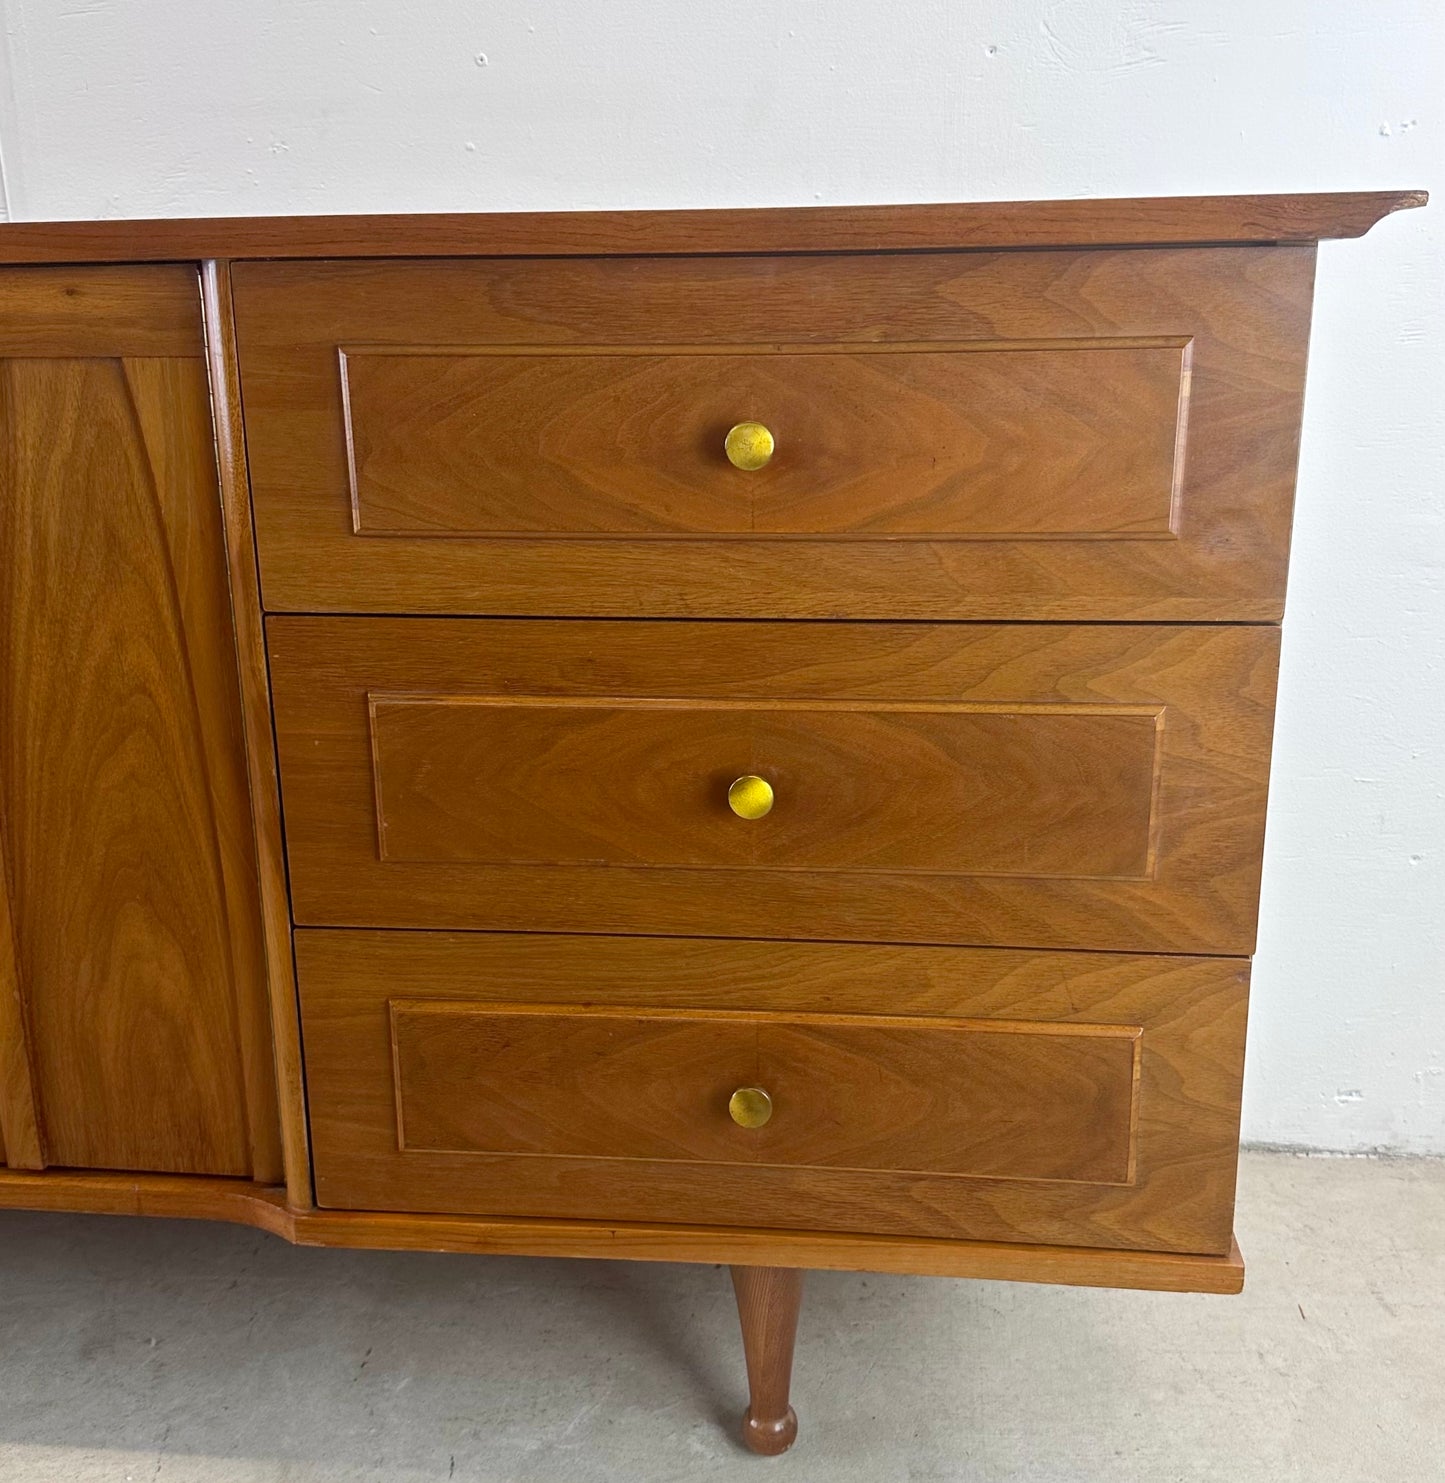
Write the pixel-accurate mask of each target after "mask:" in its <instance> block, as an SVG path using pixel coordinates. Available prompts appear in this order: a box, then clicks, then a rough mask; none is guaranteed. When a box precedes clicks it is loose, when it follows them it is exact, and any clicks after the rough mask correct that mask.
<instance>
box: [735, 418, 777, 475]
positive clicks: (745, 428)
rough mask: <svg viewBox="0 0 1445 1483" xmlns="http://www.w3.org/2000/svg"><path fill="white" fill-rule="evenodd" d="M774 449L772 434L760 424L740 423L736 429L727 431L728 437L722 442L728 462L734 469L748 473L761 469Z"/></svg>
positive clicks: (775, 445)
mask: <svg viewBox="0 0 1445 1483" xmlns="http://www.w3.org/2000/svg"><path fill="white" fill-rule="evenodd" d="M776 447H777V444H776V443H774V441H773V435H772V433H770V432H769V431H768V430H767V428H765V427H764V426H763V425H762V423H761V422H740V423H738V424H737V426H736V427H732V428H729V429H728V435H727V437H726V438H725V439H724V440H723V448H724V450H725V451H726V453H727V456H728V462H729V463H730V464H732V466H733V467H734V468H735V469H744V470H746V471H748V472H749V473H751V472H752V471H753V470H754V469H760V468H762V466H763V465H764V464H765V463H767V461H768V460H769V459H770V458H771V457H772V456H773V450H774V448H776Z"/></svg>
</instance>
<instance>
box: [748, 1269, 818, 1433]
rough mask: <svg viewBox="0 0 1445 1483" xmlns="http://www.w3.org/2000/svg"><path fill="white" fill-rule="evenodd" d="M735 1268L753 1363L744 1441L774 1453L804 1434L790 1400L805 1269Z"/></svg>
mask: <svg viewBox="0 0 1445 1483" xmlns="http://www.w3.org/2000/svg"><path fill="white" fill-rule="evenodd" d="M732 1270H733V1290H734V1291H735V1292H736V1293H737V1299H738V1319H739V1320H740V1322H741V1323H742V1328H743V1354H744V1356H745V1357H746V1359H747V1364H748V1393H749V1404H748V1409H747V1414H746V1415H745V1416H744V1417H743V1441H744V1442H745V1443H746V1444H747V1446H748V1447H749V1448H750V1449H751V1450H752V1451H754V1452H760V1453H762V1454H763V1455H764V1456H765V1457H774V1456H776V1455H777V1454H778V1453H779V1452H786V1451H787V1450H788V1448H789V1447H791V1446H792V1445H793V1439H794V1438H795V1437H796V1436H797V1435H798V1417H797V1414H796V1413H795V1412H794V1410H793V1408H792V1406H790V1405H789V1404H788V1389H789V1386H790V1385H791V1383H792V1379H793V1343H794V1341H795V1340H796V1339H797V1337H798V1309H799V1308H800V1307H801V1305H802V1301H803V1273H802V1271H801V1270H800V1269H799V1268H796V1267H734V1268H733V1269H732Z"/></svg>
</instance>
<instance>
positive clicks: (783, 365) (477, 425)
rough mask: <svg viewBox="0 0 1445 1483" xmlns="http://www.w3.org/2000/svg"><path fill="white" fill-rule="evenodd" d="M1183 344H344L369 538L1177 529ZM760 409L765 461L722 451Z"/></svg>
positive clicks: (1121, 534)
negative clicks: (766, 435) (596, 347)
mask: <svg viewBox="0 0 1445 1483" xmlns="http://www.w3.org/2000/svg"><path fill="white" fill-rule="evenodd" d="M1188 360H1189V346H1188V341H1187V340H1184V339H1182V338H1181V339H1176V340H1174V341H1173V342H1171V343H1163V344H1148V343H1143V344H1140V343H1130V342H1127V341H1124V342H1110V341H1108V340H1101V341H1098V342H1092V341H1080V342H1079V343H1078V344H1076V345H1069V346H1062V345H1055V346H1045V347H1041V348H1023V347H1016V348H1004V347H1002V346H993V347H990V346H988V345H986V344H985V345H980V346H974V347H971V346H969V345H968V344H967V343H963V344H956V345H939V346H927V347H926V348H921V349H909V348H907V347H905V346H899V345H875V346H869V347H848V348H847V349H846V350H844V349H837V348H834V349H829V348H827V347H809V346H799V347H788V348H780V349H777V350H774V349H769V348H760V349H739V350H723V349H719V350H717V351H715V352H712V353H709V354H697V353H696V352H689V351H686V350H677V349H671V348H669V349H667V350H665V351H664V352H663V353H660V354H659V353H651V352H646V351H637V352H633V353H628V352H627V351H625V350H619V351H612V352H607V353H602V354H590V353H587V352H582V351H574V350H571V349H558V350H550V349H545V350H533V351H528V352H523V351H515V350H507V349H504V348H498V349H496V350H495V351H493V352H491V353H488V352H487V351H486V350H485V348H481V347H479V348H477V349H474V350H467V349H465V348H459V349H457V350H455V351H449V352H447V353H445V354H438V353H434V352H429V351H426V350H415V351H413V352H412V353H406V351H405V350H404V349H402V350H397V351H387V350H378V349H370V348H359V349H355V350H348V351H346V352H344V353H343V356H342V366H341V374H342V379H343V388H342V390H343V395H344V397H345V407H346V428H347V439H348V445H349V453H350V476H351V498H352V503H353V508H354V511H355V524H356V529H357V531H358V533H359V534H361V535H402V534H409V535H435V536H460V535H470V536H482V535H554V536H609V535H613V536H655V537H658V538H666V537H681V536H688V535H728V536H734V537H746V538H749V539H767V538H770V537H772V538H781V537H798V536H805V537H819V538H821V537H826V536H834V537H850V536H860V535H864V536H870V537H872V536H897V537H910V538H919V537H927V538H929V539H937V540H946V539H951V538H955V537H970V536H986V535H1009V536H1018V537H1023V536H1058V535H1075V536H1085V535H1112V536H1115V537H1118V538H1126V537H1128V536H1139V537H1148V536H1157V537H1167V536H1171V535H1173V533H1174V532H1173V526H1172V520H1173V513H1174V500H1175V494H1176V486H1177V476H1178V475H1179V474H1180V473H1182V464H1183V458H1182V455H1183V445H1184V431H1185V412H1186V408H1187V390H1188V378H1187V367H1188ZM745 417H748V418H751V417H759V418H763V419H764V420H765V424H766V426H767V428H768V430H769V432H770V433H771V434H772V436H773V438H774V450H773V452H772V455H771V457H770V458H769V460H768V462H767V464H766V465H765V466H764V467H762V468H759V469H753V470H747V471H742V470H739V469H737V468H735V467H733V465H732V464H731V463H730V462H729V460H728V458H727V457H726V456H725V452H724V442H725V437H726V434H727V432H728V430H729V428H730V427H731V426H732V425H733V424H734V423H737V422H739V421H741V420H743V419H744V418H745Z"/></svg>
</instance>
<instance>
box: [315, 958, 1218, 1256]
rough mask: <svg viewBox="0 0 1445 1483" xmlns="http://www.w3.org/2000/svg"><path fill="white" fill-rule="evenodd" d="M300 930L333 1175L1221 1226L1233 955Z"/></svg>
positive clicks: (684, 1209)
mask: <svg viewBox="0 0 1445 1483" xmlns="http://www.w3.org/2000/svg"><path fill="white" fill-rule="evenodd" d="M297 954H298V964H299V973H300V984H301V995H302V1006H303V1016H304V1030H305V1040H306V1048H307V1072H308V1086H309V1088H310V1093H311V1096H310V1101H311V1109H312V1133H313V1143H314V1152H315V1159H316V1174H317V1188H318V1192H319V1197H320V1199H321V1202H322V1203H323V1204H326V1205H333V1206H340V1207H350V1208H380V1209H418V1210H440V1211H453V1212H458V1213H477V1212H489V1213H509V1214H528V1215H540V1216H566V1215H575V1216H578V1217H586V1218H590V1219H646V1220H664V1221H689V1222H698V1223H706V1224H724V1225H737V1224H741V1225H749V1226H780V1227H783V1226H787V1227H801V1228H815V1229H853V1230H873V1231H878V1232H891V1233H898V1234H905V1233H906V1234H911V1235H920V1234H921V1235H949V1236H969V1237H973V1238H982V1239H1005V1240H1019V1239H1022V1240H1063V1241H1069V1242H1085V1243H1087V1244H1092V1245H1119V1244H1129V1245H1134V1244H1138V1245H1143V1246H1157V1247H1159V1248H1160V1249H1178V1250H1200V1251H1205V1250H1224V1249H1226V1248H1227V1246H1228V1242H1229V1231H1230V1219H1229V1216H1230V1206H1231V1201H1232V1188H1233V1161H1234V1143H1235V1138H1236V1119H1237V1108H1238V1094H1239V1068H1240V1054H1241V1046H1242V1034H1243V1018H1244V996H1245V973H1246V965H1245V964H1244V963H1243V962H1242V961H1238V960H1228V959H1224V960H1209V959H1177V960H1175V959H1164V958H1150V957H1140V958H1128V957H1123V956H1113V955H1097V956H1096V955H1090V954H1082V955H1070V954H1030V953H1017V952H1005V951H1001V950H988V949H948V948H899V947H861V946H839V945H836V944H794V945H791V946H790V945H785V944H775V943H755V942H747V943H728V942H718V941H697V940H687V939H679V940H671V941H670V940H667V939H647V938H635V939H627V938H615V937H605V936H604V937H595V938H587V939H577V938H568V937H560V936H528V935H513V934H486V933H469V934H441V933H409V932H401V933H395V932H327V931H301V932H299V933H298V934H297ZM785 1006H788V1007H785Z"/></svg>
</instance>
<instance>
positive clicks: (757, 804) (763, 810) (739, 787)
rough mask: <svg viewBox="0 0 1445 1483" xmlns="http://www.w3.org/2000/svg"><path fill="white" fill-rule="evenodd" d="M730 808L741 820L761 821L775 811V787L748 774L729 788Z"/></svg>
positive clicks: (765, 780)
mask: <svg viewBox="0 0 1445 1483" xmlns="http://www.w3.org/2000/svg"><path fill="white" fill-rule="evenodd" d="M728 807H729V808H730V809H731V810H732V811H733V812H734V813H735V814H736V815H737V816H738V818H740V819H761V818H762V817H763V815H764V814H770V813H771V812H772V811H773V785H772V784H771V783H770V782H769V781H768V780H767V779H766V778H757V777H754V776H753V775H752V773H747V774H746V775H745V776H743V777H740V778H738V779H737V780H736V781H735V782H733V783H732V784H731V785H730V786H729V788H728Z"/></svg>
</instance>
